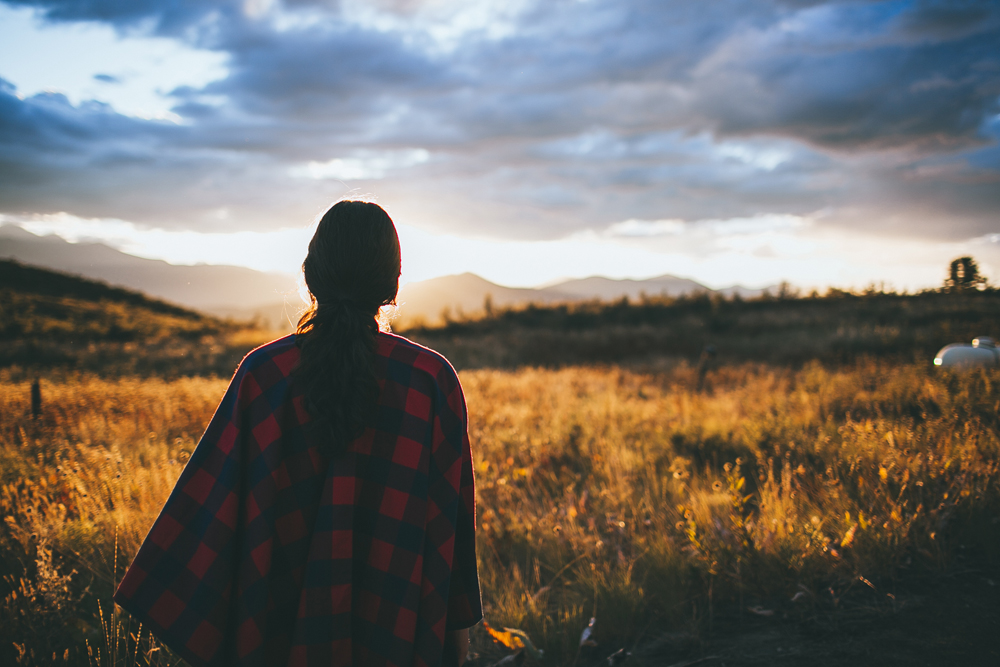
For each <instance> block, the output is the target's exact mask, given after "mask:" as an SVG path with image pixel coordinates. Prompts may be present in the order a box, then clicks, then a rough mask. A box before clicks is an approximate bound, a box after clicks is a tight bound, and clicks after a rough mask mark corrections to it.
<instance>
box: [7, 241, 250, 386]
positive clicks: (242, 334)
mask: <svg viewBox="0 0 1000 667" xmlns="http://www.w3.org/2000/svg"><path fill="white" fill-rule="evenodd" d="M265 335H266V334H263V333H257V334H254V333H253V329H252V328H249V327H248V325H246V324H239V323H234V322H231V321H225V320H220V319H218V318H215V317H211V316H208V315H205V314H202V313H198V312H194V311H191V310H188V309H185V308H181V307H180V306H176V305H173V304H169V303H166V302H163V301H160V300H158V299H153V298H150V297H148V296H146V295H144V294H141V293H140V292H136V291H133V290H127V289H123V288H120V287H112V286H110V285H107V284H105V283H102V282H98V281H94V280H88V279H85V278H80V277H78V276H73V275H69V274H66V273H60V272H56V271H50V270H47V269H42V268H39V267H33V266H25V265H23V264H20V263H18V262H13V261H9V260H0V341H3V343H4V344H3V346H2V349H0V367H11V368H15V369H26V368H34V369H40V368H52V367H62V368H85V369H89V370H94V371H98V372H102V373H111V374H114V373H120V372H139V373H162V374H169V375H177V374H201V373H206V374H211V373H218V374H225V373H229V372H231V371H232V368H234V367H235V365H234V364H235V362H237V361H239V358H240V356H241V353H242V352H245V351H246V350H248V349H249V347H250V346H252V343H253V341H254V340H257V339H260V338H261V337H262V336H265ZM237 338H242V339H246V340H247V341H248V342H242V341H239V340H237Z"/></svg>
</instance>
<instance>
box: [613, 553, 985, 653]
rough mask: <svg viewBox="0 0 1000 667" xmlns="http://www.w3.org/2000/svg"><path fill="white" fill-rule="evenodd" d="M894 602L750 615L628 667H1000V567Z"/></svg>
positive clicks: (673, 637) (662, 642)
mask: <svg viewBox="0 0 1000 667" xmlns="http://www.w3.org/2000/svg"><path fill="white" fill-rule="evenodd" d="M893 595H894V596H895V599H893V598H891V597H889V596H888V595H887V594H885V593H882V592H877V591H874V590H871V589H869V590H868V594H866V593H865V592H863V591H858V592H857V593H856V594H855V595H854V596H853V597H854V599H852V600H845V601H841V603H840V604H839V605H838V606H837V607H833V605H832V604H831V605H829V607H828V608H827V605H822V606H820V605H816V608H814V609H813V610H811V611H809V612H806V613H801V614H797V613H795V612H794V610H792V611H791V613H789V612H784V611H782V612H779V611H777V610H774V611H775V613H774V615H773V616H770V617H767V616H758V615H755V614H753V613H750V612H749V611H748V612H745V613H744V614H743V616H742V619H741V618H739V617H737V618H725V619H719V621H718V622H715V623H713V625H714V627H713V629H712V633H711V635H709V636H702V637H701V638H695V637H693V636H692V635H690V634H686V633H672V634H667V635H664V636H662V637H660V638H659V639H656V640H653V641H651V642H649V643H648V644H646V645H644V646H640V647H637V649H636V651H635V655H634V656H633V657H632V659H630V660H628V661H627V662H626V663H623V664H628V663H634V664H636V665H640V664H641V665H665V666H673V667H681V666H682V665H683V666H688V665H691V666H693V665H696V664H697V665H706V666H707V667H715V666H716V665H718V666H719V667H749V666H751V665H753V666H756V665H812V666H825V665H831V666H832V665H884V666H892V665H900V666H902V665H907V666H908V667H913V666H918V665H921V666H922V665H927V666H934V667H938V666H945V665H962V666H968V667H971V666H978V665H983V666H984V667H985V666H990V667H997V666H1000V564H994V567H993V568H986V569H984V568H972V569H968V570H964V571H955V572H952V573H948V574H944V575H940V576H937V577H926V578H922V579H921V580H915V581H911V582H908V583H907V585H906V586H905V587H903V586H900V587H899V589H898V590H897V591H896V592H895V593H894V594H893ZM866 598H867V599H866ZM602 662H604V663H605V664H607V663H606V660H602ZM597 664H600V663H597Z"/></svg>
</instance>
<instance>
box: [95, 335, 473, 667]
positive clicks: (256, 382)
mask: <svg viewBox="0 0 1000 667" xmlns="http://www.w3.org/2000/svg"><path fill="white" fill-rule="evenodd" d="M294 338H295V337H294V335H292V336H286V337H284V338H281V339H278V340H276V341H273V342H271V343H268V344H267V345H264V346H263V347H260V348H258V349H256V350H254V351H253V352H251V353H250V354H249V355H247V357H246V358H245V359H244V360H243V362H242V363H241V364H240V367H239V369H238V370H237V371H236V375H235V376H234V377H233V380H232V382H231V383H230V385H229V389H228V391H227V392H226V395H225V397H224V398H223V399H222V403H221V404H220V405H219V408H218V410H217V411H216V413H215V416H214V417H213V418H212V421H211V423H210V424H209V426H208V429H207V430H206V431H205V434H204V435H203V436H202V439H201V442H200V443H199V444H198V446H197V448H196V449H195V451H194V453H193V454H192V455H191V460H190V461H189V462H188V464H187V466H186V467H185V468H184V471H183V472H182V473H181V476H180V478H179V479H178V481H177V485H176V486H175V487H174V490H173V492H172V493H171V494H170V496H169V498H168V499H167V501H166V504H165V505H164V506H163V510H162V511H161V512H160V515H159V517H158V518H157V519H156V522H155V523H154V524H153V527H152V528H151V529H150V531H149V534H148V535H147V536H146V539H145V541H144V542H143V544H142V546H141V547H140V549H139V552H138V554H137V555H136V557H135V560H134V561H133V562H132V565H131V566H130V567H129V570H128V572H127V573H126V574H125V577H124V579H123V580H122V582H121V585H120V586H119V587H118V590H117V592H116V593H115V597H114V599H115V602H117V603H118V604H119V605H121V606H122V607H123V608H125V609H126V610H127V611H128V612H129V613H130V614H132V616H133V617H135V618H136V619H137V620H139V621H141V622H142V624H143V626H144V627H147V628H149V629H150V630H152V632H153V633H154V634H155V635H156V636H157V637H158V638H159V639H160V640H161V641H162V642H163V643H164V644H166V645H167V646H168V647H170V649H171V650H173V651H174V652H176V653H177V654H179V655H180V656H182V657H183V658H184V659H185V660H187V661H188V662H189V663H190V664H191V665H193V666H194V667H199V666H202V665H241V666H246V667H250V666H257V665H260V666H267V667H271V666H273V665H324V666H328V665H358V666H360V665H365V666H367V665H373V666H374V665H395V666H397V667H409V666H410V665H414V666H416V665H428V666H434V665H440V664H441V662H442V659H443V658H442V655H443V646H444V638H445V632H446V631H450V630H457V629H461V628H465V627H469V626H472V625H474V624H475V623H476V622H478V621H479V620H480V619H481V618H482V604H481V601H480V593H479V579H478V575H477V571H476V551H475V492H474V485H473V472H472V457H471V452H470V448H469V438H468V429H467V414H466V407H465V398H464V396H463V394H462V387H461V385H460V384H459V381H458V376H457V375H456V373H455V371H454V369H452V367H451V366H450V365H449V364H448V362H447V361H446V360H445V359H444V357H442V356H440V355H438V354H437V353H435V352H433V351H431V350H428V349H426V348H424V347H421V346H419V345H417V344H415V343H412V342H410V341H408V340H406V339H405V338H401V337H399V336H394V335H392V334H384V333H380V334H379V335H378V346H377V357H376V359H377V370H378V371H379V376H380V378H381V385H382V390H381V395H380V398H379V406H378V413H377V418H376V420H375V423H374V424H373V425H371V426H369V427H368V428H367V429H366V430H365V431H364V433H363V434H362V435H361V436H359V437H358V439H357V440H355V441H354V442H353V443H351V445H350V446H349V448H348V450H347V452H346V454H344V455H342V456H338V457H335V458H332V459H331V458H329V457H328V456H326V455H324V453H323V452H322V451H321V448H320V447H319V446H317V443H318V442H321V441H322V438H323V437H325V434H326V433H327V431H325V430H322V429H321V428H320V427H319V425H318V424H317V423H316V422H315V421H314V420H312V419H311V418H310V416H309V415H308V414H307V412H306V410H305V407H304V403H303V396H302V394H301V393H300V392H298V391H296V387H295V385H294V384H293V383H292V382H290V377H289V375H290V373H291V371H292V368H294V366H295V364H296V362H297V361H298V359H299V350H298V348H297V347H296V345H295V340H294Z"/></svg>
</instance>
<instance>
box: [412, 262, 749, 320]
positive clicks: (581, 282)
mask: <svg viewBox="0 0 1000 667" xmlns="http://www.w3.org/2000/svg"><path fill="white" fill-rule="evenodd" d="M697 292H708V293H715V294H722V295H724V296H732V295H733V294H738V295H739V296H741V297H744V298H750V297H754V296H758V295H759V294H761V293H763V292H764V290H763V289H750V288H746V287H742V286H740V285H735V286H733V287H728V288H725V289H722V290H713V289H710V288H708V287H706V286H705V285H702V284H701V283H699V282H696V281H694V280H690V279H688V278H678V277H677V276H671V275H663V276H657V277H655V278H649V279H646V280H631V279H624V280H615V279H613V278H605V277H602V276H591V277H589V278H578V279H573V280H566V281H563V282H560V283H556V284H554V285H549V286H547V287H537V288H532V287H504V286H502V285H497V284H495V283H492V282H490V281H488V280H486V279H485V278H481V277H480V276H477V275H476V274H474V273H463V274H460V275H453V276H442V277H440V278H432V279H430V280H423V281H420V282H416V283H409V284H407V285H404V286H403V287H402V289H400V291H399V297H398V298H397V302H398V303H399V315H400V316H401V318H402V319H403V320H404V321H410V322H412V321H419V320H423V321H424V322H426V323H427V324H435V323H438V322H440V320H441V319H442V315H443V314H445V313H444V311H445V310H446V309H447V310H448V311H450V312H449V313H447V314H449V315H451V316H456V315H459V314H472V313H476V312H482V311H483V309H484V307H485V303H486V297H487V296H488V297H489V299H490V303H491V304H492V306H495V307H516V306H524V305H527V304H529V303H537V304H552V303H568V302H574V301H592V300H599V301H617V300H618V299H621V298H623V297H627V298H629V299H632V300H635V299H639V298H641V297H642V296H643V295H646V296H649V297H654V296H671V297H677V296H681V295H683V294H693V293H697Z"/></svg>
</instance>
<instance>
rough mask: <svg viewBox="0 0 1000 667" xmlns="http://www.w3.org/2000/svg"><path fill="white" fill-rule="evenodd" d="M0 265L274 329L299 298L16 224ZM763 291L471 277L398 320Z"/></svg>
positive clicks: (254, 275)
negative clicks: (532, 283)
mask: <svg viewBox="0 0 1000 667" xmlns="http://www.w3.org/2000/svg"><path fill="white" fill-rule="evenodd" d="M0 259H14V260H17V261H19V262H21V263H24V264H31V265H35V266H41V267H45V268H50V269H55V270H58V271H64V272H67V273H73V274H77V275H80V276H83V277H86V278H90V279H92V280H101V281H104V282H107V283H109V284H112V285H121V286H124V287H128V288H130V289H134V290H139V291H141V292H144V293H146V294H149V295H150V296H153V297H156V298H159V299H163V300H165V301H170V302H173V303H176V304H179V305H182V306H186V307H188V308H193V309H196V310H200V311H202V312H206V313H210V314H212V315H216V316H221V317H232V318H235V319H250V318H257V319H258V320H259V321H260V322H261V323H262V324H263V325H265V326H269V327H271V328H275V329H288V328H292V327H293V326H294V323H295V322H296V320H297V316H298V313H299V311H300V310H301V309H302V300H301V299H300V298H299V296H298V289H297V283H296V279H295V278H294V277H292V276H290V275H285V274H280V273H263V272H260V271H255V270H253V269H248V268H245V267H239V266H222V265H208V264H199V265H194V266H189V265H177V264H169V263H167V262H164V261H162V260H153V259H144V258H141V257H135V256H134V255H129V254H126V253H124V252H121V251H119V250H116V249H114V248H112V247H110V246H107V245H104V244H102V243H86V242H80V243H70V242H68V241H66V240H65V239H63V238H61V237H59V236H56V235H49V236H37V235H35V234H32V233H31V232H29V231H27V230H25V229H23V228H21V227H18V226H16V225H10V224H8V225H5V226H2V227H0ZM762 291H763V290H757V289H749V288H745V287H741V286H738V285H737V286H733V287H729V288H726V289H722V290H711V289H709V288H708V287H706V286H704V285H702V284H701V283H698V282H695V281H694V280H690V279H687V278H678V277H676V276H671V275H663V276H658V277H656V278H649V279H647V280H614V279H611V278H604V277H601V276H591V277H589V278H580V279H573V280H565V281H562V282H559V283H556V284H553V285H548V286H545V287H538V288H526V287H504V286H502V285H497V284H495V283H492V282H490V281H488V280H486V279H485V278H481V277H479V276H477V275H475V274H473V273H463V274H461V275H452V276H442V277H440V278H432V279H430V280H424V281H420V282H414V283H408V284H406V285H404V286H403V287H402V288H401V289H400V293H399V297H398V299H397V302H398V303H399V311H398V312H399V316H400V318H401V319H402V320H403V321H404V322H406V323H407V324H416V323H419V322H424V323H427V324H435V323H437V322H439V321H440V320H441V319H442V318H443V317H444V316H446V315H447V316H452V317H454V316H461V315H463V314H465V315H470V314H473V313H476V312H481V311H482V310H483V309H484V307H485V305H486V301H487V297H489V302H490V304H492V306H495V307H516V306H523V305H527V304H528V303H538V304H552V303H564V302H574V301H589V300H595V299H597V300H602V301H612V300H617V299H621V298H622V297H628V298H629V299H633V300H634V299H638V298H640V297H641V296H642V295H644V294H645V295H647V296H661V295H665V296H680V295H682V294H690V293H693V292H713V293H718V294H723V295H726V296H729V295H733V294H739V295H740V296H742V297H753V296H756V295H758V294H760V293H761V292H762Z"/></svg>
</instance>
